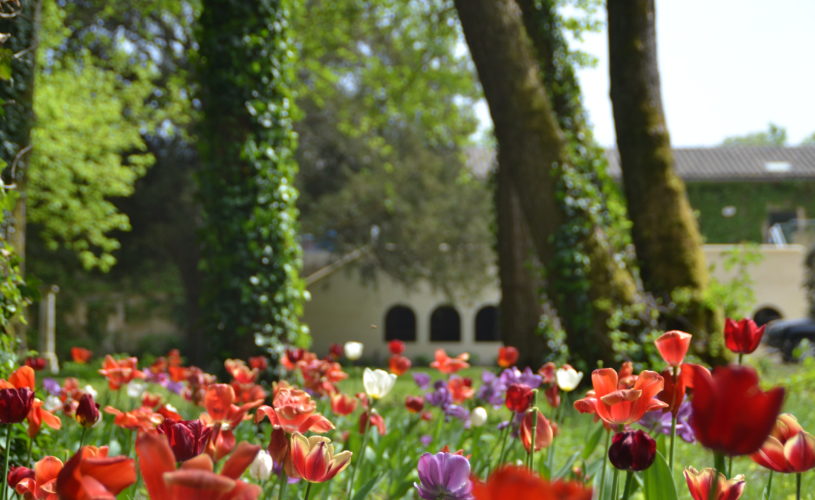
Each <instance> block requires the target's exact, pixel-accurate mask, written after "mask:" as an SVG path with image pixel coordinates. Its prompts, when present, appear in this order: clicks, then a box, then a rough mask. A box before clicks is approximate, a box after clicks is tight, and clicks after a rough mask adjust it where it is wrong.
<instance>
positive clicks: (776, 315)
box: [753, 307, 784, 326]
mask: <svg viewBox="0 0 815 500" xmlns="http://www.w3.org/2000/svg"><path fill="white" fill-rule="evenodd" d="M783 317H784V316H783V315H782V314H781V313H780V312H778V310H777V309H775V308H772V307H762V308H761V309H759V310H758V311H756V312H755V314H753V321H755V322H756V324H757V325H758V326H762V325H766V324H767V323H769V322H770V321H772V320H774V319H781V318H783Z"/></svg>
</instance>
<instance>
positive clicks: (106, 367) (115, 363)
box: [99, 355, 144, 390]
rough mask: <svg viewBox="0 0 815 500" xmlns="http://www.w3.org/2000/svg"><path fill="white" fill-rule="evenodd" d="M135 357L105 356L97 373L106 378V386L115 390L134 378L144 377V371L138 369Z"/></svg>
mask: <svg viewBox="0 0 815 500" xmlns="http://www.w3.org/2000/svg"><path fill="white" fill-rule="evenodd" d="M138 363H139V360H138V359H137V358H124V359H118V360H117V359H113V357H112V356H111V355H107V356H105V361H104V362H103V363H102V369H101V370H99V373H101V374H102V375H104V376H105V378H107V379H108V387H110V388H111V389H113V390H117V389H118V388H120V387H121V386H123V385H125V384H127V383H128V382H130V381H131V380H133V379H134V378H144V373H143V372H141V371H140V370H139V369H138Z"/></svg>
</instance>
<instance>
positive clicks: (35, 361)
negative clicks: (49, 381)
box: [25, 358, 45, 371]
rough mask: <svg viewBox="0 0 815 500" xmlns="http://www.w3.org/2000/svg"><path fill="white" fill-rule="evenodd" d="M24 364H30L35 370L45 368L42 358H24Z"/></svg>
mask: <svg viewBox="0 0 815 500" xmlns="http://www.w3.org/2000/svg"><path fill="white" fill-rule="evenodd" d="M25 365H26V366H30V367H31V368H32V369H33V370H35V371H40V370H45V359H44V358H26V360H25Z"/></svg>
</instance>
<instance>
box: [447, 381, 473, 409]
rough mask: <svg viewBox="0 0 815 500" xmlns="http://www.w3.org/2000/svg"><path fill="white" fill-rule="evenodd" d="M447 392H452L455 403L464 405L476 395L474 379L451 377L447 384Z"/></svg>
mask: <svg viewBox="0 0 815 500" xmlns="http://www.w3.org/2000/svg"><path fill="white" fill-rule="evenodd" d="M447 390H449V391H450V395H451V396H452V398H453V402H454V403H463V402H464V401H466V400H468V399H470V398H471V397H473V395H474V394H475V389H473V379H471V378H469V377H458V376H455V377H451V378H450V380H449V381H448V382H447Z"/></svg>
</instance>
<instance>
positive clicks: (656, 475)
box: [642, 452, 677, 500]
mask: <svg viewBox="0 0 815 500" xmlns="http://www.w3.org/2000/svg"><path fill="white" fill-rule="evenodd" d="M642 475H643V479H644V483H645V484H644V488H643V491H644V492H645V500H676V499H677V495H676V485H675V484H674V481H673V476H672V475H671V470H670V469H669V468H668V463H667V462H666V461H665V457H663V456H662V453H659V452H657V456H656V459H655V460H654V463H653V464H652V465H651V467H649V468H647V469H646V470H645V471H644V472H643V473H642Z"/></svg>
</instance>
